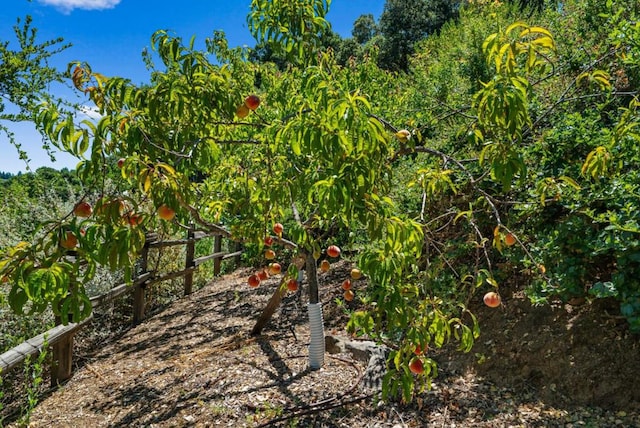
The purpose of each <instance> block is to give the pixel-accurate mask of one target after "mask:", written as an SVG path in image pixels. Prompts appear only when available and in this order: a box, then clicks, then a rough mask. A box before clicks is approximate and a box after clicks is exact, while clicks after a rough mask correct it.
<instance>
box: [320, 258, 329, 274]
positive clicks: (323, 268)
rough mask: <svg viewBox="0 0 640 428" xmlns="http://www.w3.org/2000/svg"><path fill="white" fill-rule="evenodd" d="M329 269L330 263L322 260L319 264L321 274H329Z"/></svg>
mask: <svg viewBox="0 0 640 428" xmlns="http://www.w3.org/2000/svg"><path fill="white" fill-rule="evenodd" d="M329 269H331V263H329V260H323V261H321V262H320V270H321V271H322V272H329Z"/></svg>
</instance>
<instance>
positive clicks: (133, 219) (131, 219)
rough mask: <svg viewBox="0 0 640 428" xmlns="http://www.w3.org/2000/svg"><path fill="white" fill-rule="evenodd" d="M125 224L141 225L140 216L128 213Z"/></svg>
mask: <svg viewBox="0 0 640 428" xmlns="http://www.w3.org/2000/svg"><path fill="white" fill-rule="evenodd" d="M127 222H128V223H129V225H130V226H138V225H139V224H141V223H142V216H141V215H140V214H138V213H130V214H128V215H127Z"/></svg>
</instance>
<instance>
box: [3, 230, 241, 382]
mask: <svg viewBox="0 0 640 428" xmlns="http://www.w3.org/2000/svg"><path fill="white" fill-rule="evenodd" d="M211 237H213V238H214V245H213V253H212V254H208V255H206V256H202V257H197V258H196V257H195V247H196V242H197V241H199V240H201V239H203V238H211ZM179 245H185V246H186V252H185V253H186V254H185V267H184V269H182V270H179V271H173V272H166V273H162V274H161V275H159V274H158V273H157V272H156V271H153V270H152V271H150V270H148V269H149V267H148V259H149V251H150V250H152V249H161V248H165V247H171V246H179ZM241 255H242V251H241V248H240V244H239V243H236V246H235V251H233V252H228V251H222V236H220V235H215V234H206V233H203V232H197V231H195V230H193V229H189V230H188V232H187V236H186V238H185V239H176V240H168V241H162V240H159V239H158V237H157V235H156V234H148V235H147V240H146V243H145V246H144V248H143V250H142V254H141V259H140V269H139V270H140V273H139V274H138V275H137V276H136V278H135V279H134V281H133V284H130V285H129V284H120V285H118V286H116V287H114V288H112V289H111V290H109V291H108V292H106V293H104V294H101V295H99V296H95V297H92V298H91V304H92V307H93V308H94V309H95V308H98V307H100V306H102V305H104V304H106V303H108V302H111V301H112V300H114V299H116V298H117V297H119V296H122V295H123V294H126V293H133V323H134V324H137V323H139V322H141V321H142V320H143V319H144V318H145V307H146V302H145V288H146V287H148V286H149V285H152V284H155V283H158V282H161V281H167V280H170V279H174V278H179V277H184V294H185V295H188V294H191V292H192V291H193V274H194V272H195V271H196V269H197V268H198V266H200V265H201V264H203V263H204V262H207V261H209V260H213V270H214V274H215V275H217V274H219V273H220V269H221V264H222V261H223V260H227V259H230V258H234V259H235V262H236V264H237V263H239V260H240V256H241ZM92 318H93V314H91V315H90V316H89V317H87V318H86V319H84V320H82V321H81V322H78V323H69V324H67V325H61V324H60V325H56V326H55V327H53V328H52V329H50V330H49V331H47V332H45V333H42V334H39V335H37V336H35V337H32V338H31V339H28V340H27V341H25V342H23V343H21V344H20V345H18V346H16V347H14V348H12V349H10V350H8V351H7V352H5V353H4V354H2V355H0V373H3V374H4V373H6V372H7V371H8V370H11V369H12V368H14V367H16V366H18V365H20V364H22V363H23V362H24V360H25V359H26V358H27V357H28V356H33V355H36V354H38V353H39V352H40V351H41V349H42V348H43V346H45V344H48V346H49V347H50V349H51V350H52V361H51V364H52V366H51V384H52V385H53V386H55V385H57V384H59V383H60V382H63V381H65V380H67V379H69V378H70V377H71V376H72V374H73V338H74V336H75V334H76V332H77V331H79V330H80V329H81V328H82V327H83V326H85V325H86V324H87V323H88V322H89V321H91V319H92Z"/></svg>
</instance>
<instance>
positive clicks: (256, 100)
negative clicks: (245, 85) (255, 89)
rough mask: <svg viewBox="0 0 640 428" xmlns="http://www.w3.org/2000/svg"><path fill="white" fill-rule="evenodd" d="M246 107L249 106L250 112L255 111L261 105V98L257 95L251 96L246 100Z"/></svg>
mask: <svg viewBox="0 0 640 428" xmlns="http://www.w3.org/2000/svg"><path fill="white" fill-rule="evenodd" d="M244 105H245V106H247V108H248V109H249V110H255V109H257V108H258V106H259V105H260V97H258V96H257V95H249V96H248V97H247V98H246V99H245V100H244Z"/></svg>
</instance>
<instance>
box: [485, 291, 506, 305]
mask: <svg viewBox="0 0 640 428" xmlns="http://www.w3.org/2000/svg"><path fill="white" fill-rule="evenodd" d="M482 300H483V301H484V304H485V305H487V306H489V307H490V308H497V307H498V306H500V303H501V302H502V299H501V298H500V295H499V294H498V293H496V292H494V291H490V292H488V293H487V294H485V295H484V298H483V299H482Z"/></svg>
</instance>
